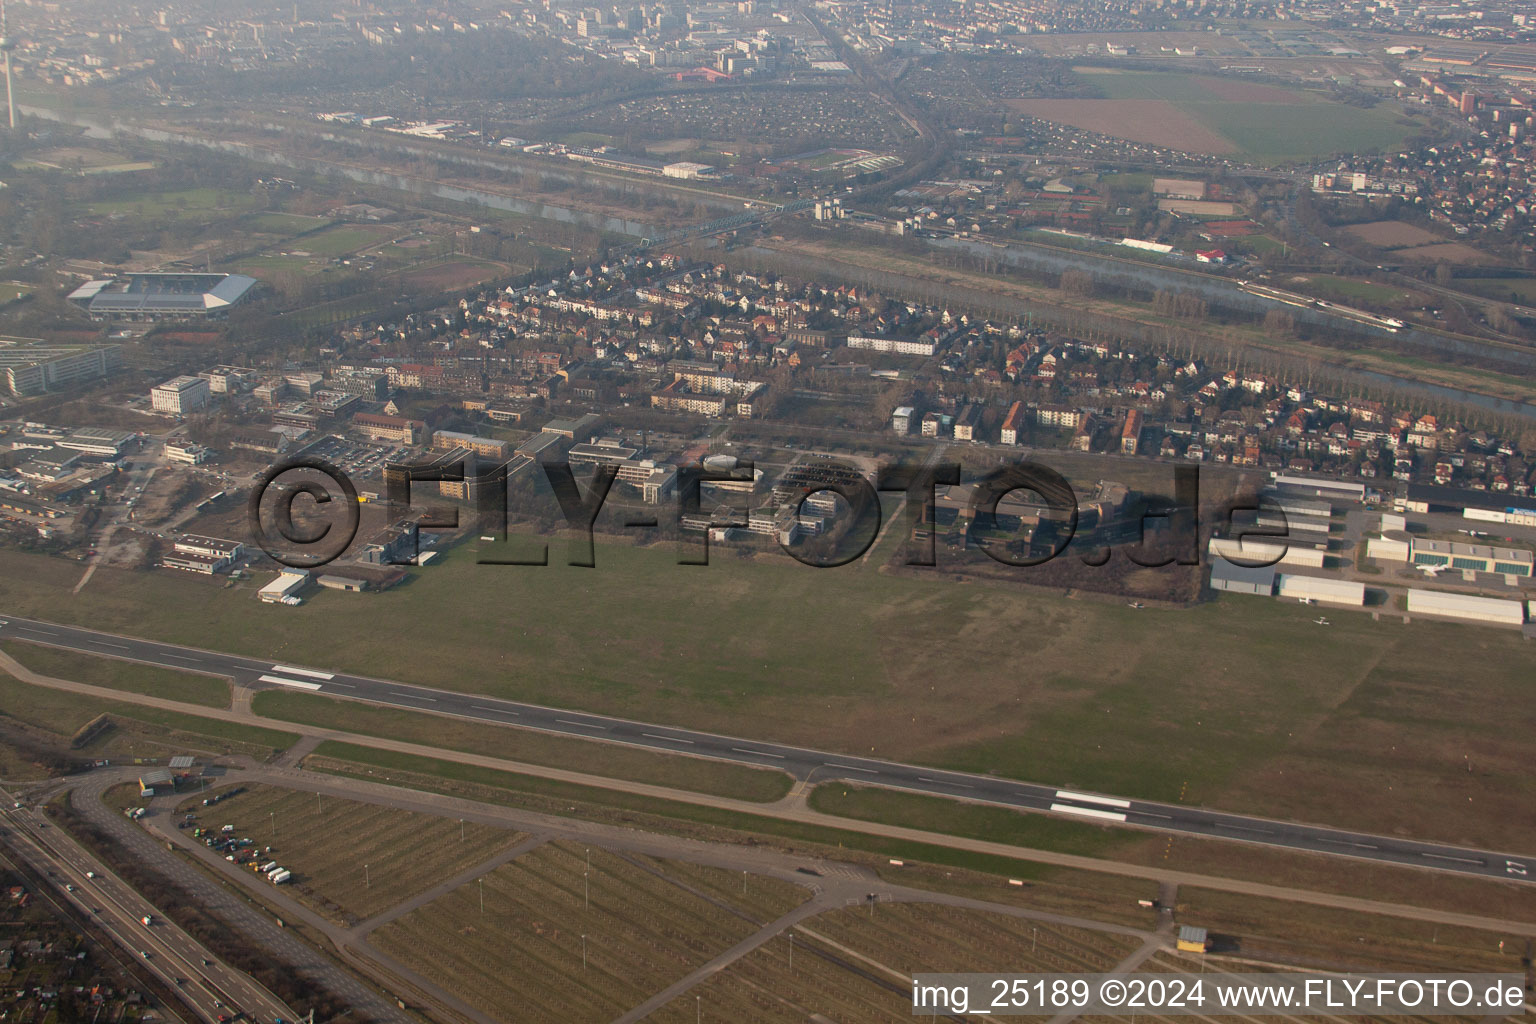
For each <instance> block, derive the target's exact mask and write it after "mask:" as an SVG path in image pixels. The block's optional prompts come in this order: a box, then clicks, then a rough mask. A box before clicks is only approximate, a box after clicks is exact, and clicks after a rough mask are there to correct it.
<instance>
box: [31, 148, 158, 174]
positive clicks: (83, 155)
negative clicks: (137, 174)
mask: <svg viewBox="0 0 1536 1024" xmlns="http://www.w3.org/2000/svg"><path fill="white" fill-rule="evenodd" d="M12 166H13V167H14V168H15V169H16V170H18V171H34V170H41V171H64V172H66V173H69V174H122V173H125V172H128V171H148V170H152V169H153V168H154V166H155V164H154V163H153V162H152V161H144V160H130V159H129V158H128V157H126V156H124V155H123V154H122V153H113V152H110V151H107V150H100V149H89V148H87V147H84V146H59V147H57V148H55V149H48V150H44V151H43V152H41V153H38V154H36V155H35V156H32V157H29V158H28V159H26V160H20V161H18V162H16V163H15V164H13V165H12Z"/></svg>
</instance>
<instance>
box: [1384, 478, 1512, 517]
mask: <svg viewBox="0 0 1536 1024" xmlns="http://www.w3.org/2000/svg"><path fill="white" fill-rule="evenodd" d="M1393 508H1394V509H1395V510H1396V511H1398V512H1418V513H1421V514H1422V513H1428V512H1449V513H1452V514H1455V515H1460V516H1461V517H1462V518H1464V519H1474V520H1477V521H1478V522H1484V523H1502V524H1508V525H1510V526H1536V498H1530V497H1523V498H1522V497H1517V496H1514V495H1510V494H1499V493H1497V492H1490V491H1474V490H1471V489H1470V488H1464V487H1439V486H1435V485H1432V484H1409V485H1408V491H1407V493H1406V494H1404V495H1400V496H1399V497H1398V498H1397V499H1396V500H1395V501H1394V502H1393Z"/></svg>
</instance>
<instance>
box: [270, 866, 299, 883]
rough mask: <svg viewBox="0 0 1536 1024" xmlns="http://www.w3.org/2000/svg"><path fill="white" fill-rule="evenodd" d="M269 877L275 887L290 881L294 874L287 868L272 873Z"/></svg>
mask: <svg viewBox="0 0 1536 1024" xmlns="http://www.w3.org/2000/svg"><path fill="white" fill-rule="evenodd" d="M267 877H268V878H269V879H271V881H272V884H273V885H282V884H283V883H284V882H286V881H288V879H290V878H292V877H293V872H291V871H289V870H288V869H287V868H282V869H280V870H277V871H274V872H272V873H271V874H270V875H268V876H267Z"/></svg>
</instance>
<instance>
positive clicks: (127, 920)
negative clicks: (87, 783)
mask: <svg viewBox="0 0 1536 1024" xmlns="http://www.w3.org/2000/svg"><path fill="white" fill-rule="evenodd" d="M0 798H3V799H4V801H5V806H6V810H5V811H4V812H3V815H4V820H5V822H6V824H7V825H9V826H10V828H11V839H12V842H13V845H14V848H15V849H16V850H17V852H18V853H20V854H21V855H22V856H23V857H24V858H25V859H26V860H27V861H28V862H29V863H30V864H32V866H33V867H34V868H36V869H38V870H39V871H41V872H46V873H47V875H48V876H49V878H50V880H52V881H53V882H54V883H55V884H56V885H57V886H58V888H59V890H60V891H59V895H60V896H61V897H63V898H64V899H67V900H69V901H70V902H73V903H74V904H75V905H76V906H78V907H79V908H80V909H81V910H83V911H84V912H85V913H88V914H91V915H92V916H93V917H95V919H96V921H97V923H98V924H100V925H101V926H102V928H103V929H104V930H105V931H106V932H107V933H108V934H109V935H111V936H112V938H113V940H114V941H116V942H117V943H118V945H120V946H122V947H123V948H124V949H125V950H127V952H128V954H129V955H130V956H137V957H140V958H142V960H143V961H144V963H145V965H146V966H147V967H148V968H149V969H150V970H151V971H152V972H153V973H155V974H156V975H158V976H159V977H160V978H161V979H162V980H163V981H164V982H165V983H166V985H167V986H170V987H173V988H175V989H176V990H177V991H178V992H179V993H180V995H181V997H182V999H183V1000H185V1001H186V1002H187V1003H188V1004H189V1005H190V1006H191V1007H192V1008H193V1009H194V1010H195V1012H196V1014H197V1015H198V1016H200V1017H201V1018H202V1019H203V1020H205V1021H208V1022H210V1024H215V1022H217V1021H218V1019H219V1017H220V1016H222V1015H230V1016H232V1015H233V1014H235V1013H237V1012H245V1013H247V1014H251V1015H252V1017H253V1019H256V1020H259V1021H273V1020H288V1021H291V1020H293V1019H294V1013H293V1011H292V1010H291V1009H289V1008H288V1007H287V1006H285V1005H284V1004H283V1003H282V1002H281V1001H280V1000H278V999H277V998H276V997H275V996H273V995H272V994H271V993H270V992H268V991H267V990H266V989H264V988H262V987H261V986H260V985H258V984H256V982H255V981H253V980H252V979H251V978H250V977H249V976H248V975H246V974H243V973H242V972H240V971H237V970H235V969H234V968H232V967H230V966H229V965H227V964H225V963H224V962H223V961H222V960H220V959H219V958H218V957H216V956H215V955H214V954H213V953H212V952H210V951H209V950H208V949H207V948H206V947H204V946H203V945H202V944H201V943H199V942H198V941H197V940H196V939H194V938H193V937H192V936H191V935H189V934H187V933H186V932H185V931H183V930H182V929H181V928H179V927H177V926H176V925H175V924H173V923H171V922H169V921H167V920H165V919H164V918H163V917H161V916H160V912H159V911H158V910H157V909H156V908H155V907H154V905H153V904H151V903H150V902H149V901H148V900H146V899H144V897H142V896H140V895H139V893H138V892H137V891H136V890H134V889H133V888H132V887H131V886H130V885H128V883H127V882H124V881H123V880H122V879H120V878H118V877H117V876H116V875H115V874H113V873H112V872H111V871H110V870H108V869H107V868H106V867H105V866H104V865H103V864H101V863H100V862H99V861H97V860H96V858H94V857H92V856H91V855H90V854H89V853H88V852H87V851H86V850H85V849H84V848H83V847H82V846H80V845H79V844H78V843H76V842H74V841H73V840H72V839H71V838H69V837H68V836H66V835H64V834H63V833H61V832H60V830H58V829H56V828H52V827H49V826H47V824H46V822H45V821H44V820H43V818H42V816H41V815H40V814H37V813H35V812H34V811H32V810H31V809H29V808H16V807H13V806H12V804H13V803H14V801H13V799H12V797H11V796H10V795H9V794H7V793H4V792H3V791H0ZM88 872H89V874H87V873H88ZM146 915H147V916H149V918H150V922H151V923H150V924H149V925H148V926H146V925H145V924H144V923H143V919H144V917H145V916H146Z"/></svg>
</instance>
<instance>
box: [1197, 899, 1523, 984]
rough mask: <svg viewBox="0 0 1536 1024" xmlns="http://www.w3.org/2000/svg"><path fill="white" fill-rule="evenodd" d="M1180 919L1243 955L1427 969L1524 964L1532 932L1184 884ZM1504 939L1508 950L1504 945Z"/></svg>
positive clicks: (1491, 968) (1517, 968)
mask: <svg viewBox="0 0 1536 1024" xmlns="http://www.w3.org/2000/svg"><path fill="white" fill-rule="evenodd" d="M1178 916H1179V919H1180V920H1181V921H1183V922H1185V923H1187V924H1195V925H1200V926H1202V927H1205V928H1207V929H1209V930H1210V931H1211V932H1212V933H1215V934H1216V935H1217V936H1218V938H1217V943H1216V945H1217V948H1218V949H1220V948H1223V947H1226V946H1229V944H1233V943H1234V940H1235V945H1236V949H1235V950H1233V952H1236V953H1237V954H1238V955H1240V956H1251V957H1256V958H1258V959H1275V960H1280V961H1282V962H1298V961H1299V962H1301V963H1308V962H1310V963H1313V964H1319V965H1328V966H1340V965H1347V964H1360V963H1365V964H1371V963H1382V962H1390V963H1392V964H1394V965H1400V966H1401V967H1402V968H1403V969H1411V970H1423V971H1450V970H1464V971H1487V972H1490V973H1495V972H1512V971H1521V970H1523V968H1522V966H1521V963H1520V956H1521V953H1522V952H1523V951H1524V950H1525V939H1524V938H1521V937H1518V936H1514V935H1498V934H1494V933H1492V932H1485V931H1479V930H1477V929H1473V928H1457V927H1453V926H1451V925H1435V924H1430V923H1428V922H1423V921H1406V920H1403V919H1402V918H1393V917H1382V916H1378V915H1375V914H1361V913H1357V912H1355V911H1350V910H1333V909H1330V908H1328V907H1312V906H1304V905H1302V904H1298V903H1288V902H1286V901H1284V900H1271V899H1263V898H1260V897H1254V896H1239V895H1236V894H1234V893H1227V892H1217V891H1215V890H1212V889H1198V888H1189V887H1185V888H1181V889H1180V890H1179V903H1178ZM1500 942H1503V944H1504V949H1505V952H1502V953H1501V952H1500V950H1499V944H1500Z"/></svg>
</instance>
